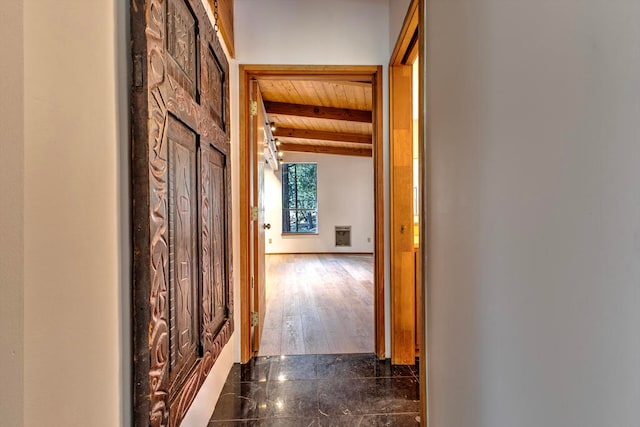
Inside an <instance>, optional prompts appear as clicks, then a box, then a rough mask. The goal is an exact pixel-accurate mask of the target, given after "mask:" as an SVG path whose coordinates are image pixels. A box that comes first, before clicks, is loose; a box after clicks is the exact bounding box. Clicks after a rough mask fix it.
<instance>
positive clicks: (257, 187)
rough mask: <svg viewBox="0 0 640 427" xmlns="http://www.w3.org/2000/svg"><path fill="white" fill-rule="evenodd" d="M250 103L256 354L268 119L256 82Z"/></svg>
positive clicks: (260, 314) (262, 287)
mask: <svg viewBox="0 0 640 427" xmlns="http://www.w3.org/2000/svg"><path fill="white" fill-rule="evenodd" d="M251 101H253V102H256V104H255V105H257V106H258V108H257V111H256V114H255V115H254V116H252V120H251V131H250V132H251V152H250V158H251V159H250V165H251V197H250V199H251V206H252V207H253V212H254V216H253V217H252V219H251V220H252V222H251V230H252V236H251V237H252V238H251V245H250V247H251V256H250V258H251V277H252V284H253V289H252V295H251V311H252V312H254V313H257V314H258V324H257V325H255V326H252V351H253V352H254V353H257V352H258V350H259V349H260V340H261V339H262V329H263V328H262V326H263V325H264V316H265V312H266V307H265V304H266V292H265V259H264V258H265V222H264V165H265V155H264V150H265V138H266V133H265V126H266V125H267V124H266V123H265V116H264V108H262V96H261V95H260V87H259V85H258V82H257V81H252V82H251Z"/></svg>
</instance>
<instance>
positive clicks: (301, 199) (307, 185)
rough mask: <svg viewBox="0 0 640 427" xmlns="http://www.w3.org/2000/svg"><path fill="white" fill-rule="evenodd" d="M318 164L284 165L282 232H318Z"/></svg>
mask: <svg viewBox="0 0 640 427" xmlns="http://www.w3.org/2000/svg"><path fill="white" fill-rule="evenodd" d="M317 166H318V165H317V164H316V163H284V164H283V165H282V232H283V233H317V232H318V196H317V195H318V189H317V182H318V180H317Z"/></svg>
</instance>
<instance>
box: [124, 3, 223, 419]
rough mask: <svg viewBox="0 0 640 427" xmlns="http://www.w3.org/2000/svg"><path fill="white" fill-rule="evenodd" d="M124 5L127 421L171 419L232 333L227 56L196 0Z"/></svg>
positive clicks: (189, 398) (186, 405) (185, 404)
mask: <svg viewBox="0 0 640 427" xmlns="http://www.w3.org/2000/svg"><path fill="white" fill-rule="evenodd" d="M130 10H131V46H132V76H133V78H132V86H131V92H130V93H131V111H130V117H131V146H132V217H133V313H132V329H133V361H134V372H133V375H134V393H133V410H134V422H135V425H140V426H143V425H144V426H147V425H148V426H153V427H159V426H178V425H179V424H180V422H181V420H182V419H183V418H184V416H185V414H186V412H187V410H188V409H189V407H190V405H191V403H192V402H193V399H194V398H195V396H196V394H197V392H198V390H199V389H200V387H201V386H202V383H203V382H204V380H205V378H206V377H207V375H208V374H209V372H210V370H211V368H212V366H213V364H214V363H215V361H216V359H217V357H218V356H219V354H220V352H221V351H222V348H223V347H224V346H225V345H226V344H227V342H228V340H229V338H230V336H231V334H232V332H233V293H232V289H233V286H232V283H231V277H232V267H231V266H232V264H231V227H230V221H231V197H230V195H231V182H230V176H231V173H230V171H229V167H228V165H229V160H228V159H229V156H230V143H229V141H230V139H229V127H230V126H229V123H228V117H229V88H228V70H229V66H228V61H227V59H226V57H225V54H224V51H223V50H222V47H221V46H220V44H219V42H218V39H217V36H216V34H215V32H214V31H213V27H212V25H211V23H210V21H209V18H208V15H207V12H206V11H205V9H204V5H203V3H202V2H201V1H199V0H147V2H143V3H139V2H134V1H132V2H131V6H130Z"/></svg>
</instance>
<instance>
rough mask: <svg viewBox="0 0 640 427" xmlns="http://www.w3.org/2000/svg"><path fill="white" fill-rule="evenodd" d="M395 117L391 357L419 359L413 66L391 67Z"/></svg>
mask: <svg viewBox="0 0 640 427" xmlns="http://www.w3.org/2000/svg"><path fill="white" fill-rule="evenodd" d="M390 74H391V85H392V99H391V107H390V108H391V111H392V113H391V120H392V124H393V133H392V135H391V144H392V145H391V361H392V363H394V364H414V363H415V262H414V258H415V256H414V247H413V245H414V240H413V233H414V227H413V222H414V221H413V133H412V103H411V94H412V92H411V79H412V69H411V66H406V65H398V66H392V67H390Z"/></svg>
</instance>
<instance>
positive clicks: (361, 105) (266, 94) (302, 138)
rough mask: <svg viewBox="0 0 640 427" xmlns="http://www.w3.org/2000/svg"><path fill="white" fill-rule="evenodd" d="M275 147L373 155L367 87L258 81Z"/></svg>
mask: <svg viewBox="0 0 640 427" xmlns="http://www.w3.org/2000/svg"><path fill="white" fill-rule="evenodd" d="M258 84H259V87H260V92H261V93H262V98H263V100H264V107H265V110H266V113H267V121H268V122H269V123H274V124H275V126H276V129H275V131H274V132H273V137H274V138H277V139H278V140H279V141H280V145H279V146H278V149H279V150H280V151H282V152H283V153H284V154H285V156H286V153H287V152H292V151H297V152H310V153H326V154H339V155H347V156H366V157H371V156H372V132H373V126H372V97H373V94H372V87H371V83H369V82H359V81H347V80H344V81H341V80H304V79H299V78H298V79H291V80H289V79H284V78H283V79H274V78H264V79H259V80H258Z"/></svg>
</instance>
